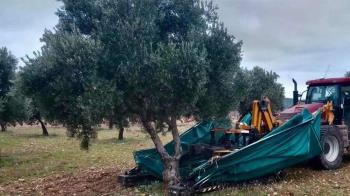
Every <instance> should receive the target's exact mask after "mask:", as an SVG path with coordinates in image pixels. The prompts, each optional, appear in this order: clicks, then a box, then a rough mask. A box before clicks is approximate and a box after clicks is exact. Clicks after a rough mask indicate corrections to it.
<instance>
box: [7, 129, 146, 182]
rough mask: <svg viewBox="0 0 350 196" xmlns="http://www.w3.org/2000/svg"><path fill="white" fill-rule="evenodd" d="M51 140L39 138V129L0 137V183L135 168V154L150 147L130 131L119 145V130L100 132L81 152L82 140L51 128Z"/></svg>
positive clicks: (11, 132) (140, 137) (143, 139)
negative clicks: (97, 169) (100, 169)
mask: <svg viewBox="0 0 350 196" xmlns="http://www.w3.org/2000/svg"><path fill="white" fill-rule="evenodd" d="M49 131H50V134H51V136H49V137H44V136H41V135H40V128H16V129H15V128H12V129H9V131H8V132H6V133H1V134H0V149H1V151H0V152H1V154H0V155H1V157H0V158H1V159H0V173H1V175H0V183H7V182H10V181H13V180H17V179H30V178H35V177H44V176H48V175H53V174H56V173H62V172H72V171H76V170H83V169H86V168H89V167H92V166H94V167H106V166H113V165H117V166H119V167H120V168H121V169H127V168H129V167H131V166H132V164H133V158H132V152H133V151H134V150H135V149H138V148H144V147H148V146H151V143H150V142H147V141H145V135H144V134H139V133H137V132H135V131H127V133H126V139H125V140H124V141H117V139H116V135H117V133H116V130H101V131H99V134H98V138H97V139H96V140H94V141H93V142H92V146H91V148H90V150H89V151H88V152H87V151H83V150H80V149H79V140H77V139H75V138H67V137H66V135H65V130H64V129H61V128H51V129H50V130H49Z"/></svg>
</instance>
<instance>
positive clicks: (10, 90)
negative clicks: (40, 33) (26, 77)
mask: <svg viewBox="0 0 350 196" xmlns="http://www.w3.org/2000/svg"><path fill="white" fill-rule="evenodd" d="M16 66H17V59H16V58H15V56H13V55H12V54H11V52H10V51H8V50H7V48H5V47H3V48H0V125H1V131H6V128H7V126H8V125H12V126H15V125H16V123H22V122H23V120H24V119H25V118H26V110H25V98H24V96H22V94H21V92H20V90H19V88H18V86H17V85H15V84H16V81H17V80H16V73H15V70H16Z"/></svg>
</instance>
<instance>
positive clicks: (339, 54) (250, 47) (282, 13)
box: [0, 0, 350, 97]
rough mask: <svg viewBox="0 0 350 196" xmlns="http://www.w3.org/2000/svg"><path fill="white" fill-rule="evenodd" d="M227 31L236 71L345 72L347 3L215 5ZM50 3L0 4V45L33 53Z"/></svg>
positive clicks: (48, 23) (304, 0)
mask: <svg viewBox="0 0 350 196" xmlns="http://www.w3.org/2000/svg"><path fill="white" fill-rule="evenodd" d="M215 3H216V4H217V5H218V7H219V10H218V12H219V16H220V19H221V20H222V21H223V22H224V24H225V25H226V27H227V29H228V31H229V32H230V33H232V34H233V35H234V36H235V37H236V38H237V39H238V40H243V61H242V66H244V67H247V68H252V67H253V66H256V65H258V66H261V67H264V68H265V69H268V70H272V71H275V72H277V73H278V74H279V75H280V79H279V81H280V82H281V83H282V84H283V85H284V86H285V88H286V96H287V97H291V96H292V87H293V86H292V82H291V79H292V78H295V79H296V80H297V81H298V82H299V90H303V89H305V85H304V84H305V81H306V80H308V79H315V78H321V77H324V76H326V77H338V76H343V75H344V73H345V72H346V70H350V55H349V52H350V11H349V10H350V1H349V0H333V1H330V0H300V1H296V0H215ZM59 6H60V3H58V2H57V1H55V0H0V46H6V47H8V48H9V49H10V50H11V51H12V53H13V54H14V55H16V56H17V57H23V56H25V55H26V54H29V55H31V54H32V52H33V51H36V50H39V49H40V46H41V43H40V41H39V39H40V37H41V35H42V34H43V32H44V30H45V28H47V29H52V28H53V26H54V25H55V24H57V21H58V18H57V16H56V15H55V12H56V10H57V8H58V7H59Z"/></svg>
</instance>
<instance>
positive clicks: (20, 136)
mask: <svg viewBox="0 0 350 196" xmlns="http://www.w3.org/2000/svg"><path fill="white" fill-rule="evenodd" d="M15 136H16V137H19V138H34V139H36V138H56V137H59V136H60V135H58V134H56V133H52V134H49V135H48V136H44V135H42V134H36V133H34V134H25V133H22V134H16V135H15Z"/></svg>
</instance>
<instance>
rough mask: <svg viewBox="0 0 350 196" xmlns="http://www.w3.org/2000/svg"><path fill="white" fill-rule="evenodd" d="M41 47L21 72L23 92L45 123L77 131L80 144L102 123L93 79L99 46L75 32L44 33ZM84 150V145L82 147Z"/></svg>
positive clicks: (100, 100)
mask: <svg viewBox="0 0 350 196" xmlns="http://www.w3.org/2000/svg"><path fill="white" fill-rule="evenodd" d="M42 41H43V42H44V46H43V47H42V50H41V53H40V54H36V57H35V58H28V60H27V61H26V66H25V67H24V68H23V69H22V71H21V78H22V82H23V91H24V93H25V94H26V95H28V96H29V97H30V98H32V99H33V100H34V101H35V103H37V104H38V109H39V110H40V111H42V112H41V113H42V115H43V116H44V117H45V119H47V120H49V121H56V122H59V123H62V124H64V125H67V126H71V127H76V128H78V129H80V132H79V134H78V135H79V136H82V137H83V140H82V141H84V142H83V144H86V141H87V140H88V139H89V138H91V137H94V136H95V132H94V131H93V129H92V127H93V126H95V125H97V124H98V123H100V122H101V121H102V112H101V108H103V104H104V102H103V100H104V99H103V97H104V92H103V91H102V88H100V86H101V85H102V83H101V82H100V81H98V80H97V79H96V64H97V60H98V51H99V44H98V42H95V41H93V40H91V39H88V38H85V37H83V36H81V35H80V34H79V33H76V32H74V33H66V32H61V31H56V32H51V31H46V32H45V34H44V35H43V38H42ZM83 147H84V148H87V147H88V146H87V145H83Z"/></svg>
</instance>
